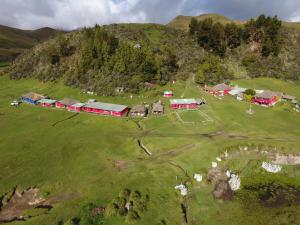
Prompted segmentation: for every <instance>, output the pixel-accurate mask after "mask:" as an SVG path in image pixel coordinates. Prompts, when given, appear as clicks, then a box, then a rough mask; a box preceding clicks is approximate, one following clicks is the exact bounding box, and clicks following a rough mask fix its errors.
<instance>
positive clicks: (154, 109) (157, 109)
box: [152, 102, 164, 115]
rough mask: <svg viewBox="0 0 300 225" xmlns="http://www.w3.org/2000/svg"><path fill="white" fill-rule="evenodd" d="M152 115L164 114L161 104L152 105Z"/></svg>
mask: <svg viewBox="0 0 300 225" xmlns="http://www.w3.org/2000/svg"><path fill="white" fill-rule="evenodd" d="M152 114H155V115H162V114H164V106H163V105H162V104H161V102H156V103H153V105H152Z"/></svg>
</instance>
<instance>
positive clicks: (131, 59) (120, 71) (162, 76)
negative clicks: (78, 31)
mask: <svg viewBox="0 0 300 225" xmlns="http://www.w3.org/2000/svg"><path fill="white" fill-rule="evenodd" d="M83 41H84V44H83V45H82V48H81V52H80V57H79V59H78V61H77V65H76V68H75V71H74V72H72V73H71V74H69V76H68V78H67V81H66V83H67V84H68V85H75V86H79V87H81V88H86V87H87V88H88V89H91V90H93V91H95V92H97V93H99V94H103V93H105V94H113V92H114V88H115V87H120V86H122V87H123V88H125V90H126V89H128V90H130V91H132V92H134V91H138V90H139V89H140V88H141V84H143V83H144V82H158V83H164V82H167V81H169V79H170V76H171V74H172V73H173V72H174V71H176V70H177V64H176V62H177V60H176V56H175V54H173V53H172V51H171V50H170V49H161V50H159V51H158V52H154V51H153V50H152V49H151V48H150V47H149V46H148V45H147V44H146V43H141V44H140V46H134V45H132V44H129V43H128V42H124V41H120V40H119V39H118V38H116V37H114V36H113V35H112V34H110V33H109V32H107V31H106V30H104V29H103V28H102V27H100V26H96V27H95V28H87V29H85V30H84V40H83Z"/></svg>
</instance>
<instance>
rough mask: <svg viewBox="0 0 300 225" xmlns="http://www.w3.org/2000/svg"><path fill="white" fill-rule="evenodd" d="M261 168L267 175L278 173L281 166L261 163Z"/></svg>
mask: <svg viewBox="0 0 300 225" xmlns="http://www.w3.org/2000/svg"><path fill="white" fill-rule="evenodd" d="M261 167H262V168H263V169H265V170H266V171H267V172H269V173H278V172H280V171H281V170H282V166H280V165H273V164H271V163H267V162H263V163H262V165H261Z"/></svg>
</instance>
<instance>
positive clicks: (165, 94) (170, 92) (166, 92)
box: [164, 91, 174, 98]
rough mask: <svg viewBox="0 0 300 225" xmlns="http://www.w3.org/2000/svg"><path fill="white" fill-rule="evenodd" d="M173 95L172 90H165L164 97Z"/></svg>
mask: <svg viewBox="0 0 300 225" xmlns="http://www.w3.org/2000/svg"><path fill="white" fill-rule="evenodd" d="M173 96H174V94H173V92H172V91H164V97H166V98H171V97H173Z"/></svg>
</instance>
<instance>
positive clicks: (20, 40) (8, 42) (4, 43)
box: [0, 25, 64, 61]
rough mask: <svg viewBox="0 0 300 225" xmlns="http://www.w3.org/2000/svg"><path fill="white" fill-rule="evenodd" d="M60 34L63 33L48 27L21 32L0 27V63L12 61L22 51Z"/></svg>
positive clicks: (3, 26) (11, 28)
mask: <svg viewBox="0 0 300 225" xmlns="http://www.w3.org/2000/svg"><path fill="white" fill-rule="evenodd" d="M60 32H64V31H60V30H56V29H53V28H50V27H42V28H39V29H36V30H22V29H18V28H13V27H9V26H5V25H0V61H11V60H14V59H15V58H16V57H17V56H18V55H20V54H21V53H22V52H23V51H24V50H26V49H29V48H32V47H33V46H35V45H36V44H38V43H41V42H44V41H46V40H48V39H50V38H53V37H55V35H56V34H57V33H60Z"/></svg>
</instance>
